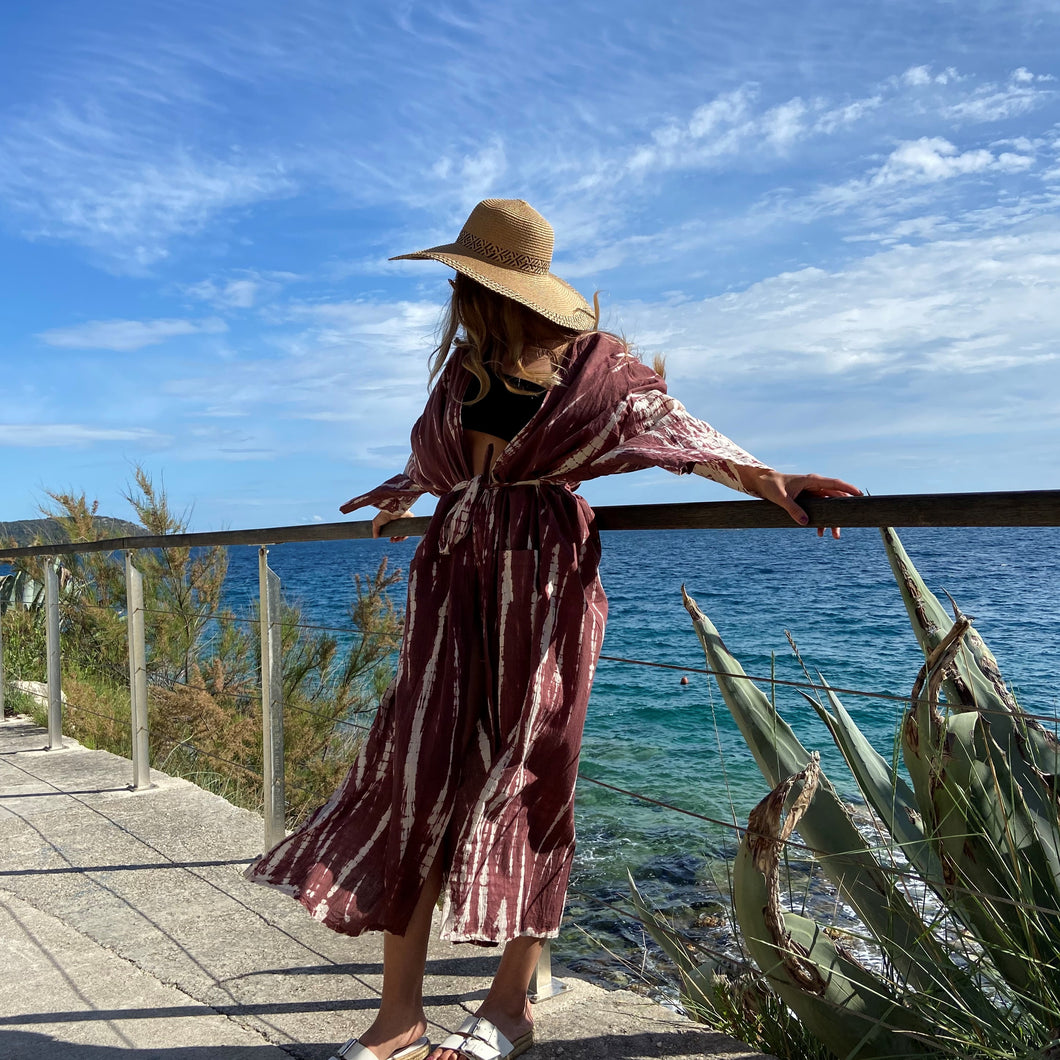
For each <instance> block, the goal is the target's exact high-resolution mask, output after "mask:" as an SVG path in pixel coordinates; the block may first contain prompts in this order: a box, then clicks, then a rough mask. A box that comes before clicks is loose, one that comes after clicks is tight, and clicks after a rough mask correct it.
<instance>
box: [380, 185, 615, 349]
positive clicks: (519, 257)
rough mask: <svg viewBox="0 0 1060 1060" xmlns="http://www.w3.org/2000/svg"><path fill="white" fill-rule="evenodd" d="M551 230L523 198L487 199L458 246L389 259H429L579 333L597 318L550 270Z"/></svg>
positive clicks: (468, 223)
mask: <svg viewBox="0 0 1060 1060" xmlns="http://www.w3.org/2000/svg"><path fill="white" fill-rule="evenodd" d="M552 244H553V235H552V226H551V225H550V224H549V223H548V221H546V220H545V219H544V218H543V217H542V216H541V214H539V213H538V212H537V210H535V209H534V208H533V207H532V206H531V205H530V204H529V203H527V202H523V200H522V199H486V200H484V201H483V202H480V203H479V204H478V206H476V207H475V208H474V209H473V210H472V211H471V216H470V217H469V218H468V219H467V221H466V222H465V223H464V227H463V228H462V229H460V235H458V236H457V237H456V242H455V243H447V244H445V246H441V247H430V248H429V249H427V250H417V251H416V252H415V253H414V254H398V255H397V256H396V257H393V258H391V259H390V260H391V261H401V260H404V259H407V258H415V259H421V258H431V259H433V260H434V261H441V262H444V263H445V264H446V265H448V266H449V267H450V268H453V269H456V271H457V272H462V273H463V274H464V275H465V276H470V277H471V278H472V279H473V280H478V282H479V283H481V284H482V285H483V286H484V287H488V288H489V289H490V290H491V291H496V292H497V293H498V294H503V295H506V296H507V297H508V298H514V299H515V301H517V302H521V303H522V304H523V305H525V306H528V307H529V308H530V309H533V310H534V311H535V312H537V313H540V314H541V315H542V316H543V317H546V318H547V319H548V320H551V321H552V322H553V323H556V324H560V325H561V326H563V327H565V328H573V329H574V330H575V331H585V330H587V329H589V328H593V327H595V326H596V314H595V313H594V312H593V310H592V307H591V306H590V305H589V303H588V302H586V300H585V299H584V298H583V297H582V296H581V295H580V294H579V293H578V292H577V291H576V290H575V289H574V288H573V287H571V285H570V284H569V283H567V282H566V281H564V280H561V279H560V278H559V277H558V276H553V275H552V273H551V272H549V267H550V266H551V264H552Z"/></svg>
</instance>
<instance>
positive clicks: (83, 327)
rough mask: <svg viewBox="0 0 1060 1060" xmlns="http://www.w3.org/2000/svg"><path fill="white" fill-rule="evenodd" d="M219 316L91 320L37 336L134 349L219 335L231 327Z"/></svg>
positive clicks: (55, 342) (58, 342)
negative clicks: (188, 338) (182, 337)
mask: <svg viewBox="0 0 1060 1060" xmlns="http://www.w3.org/2000/svg"><path fill="white" fill-rule="evenodd" d="M227 330H228V328H227V325H226V324H225V322H224V321H223V320H219V319H218V318H217V317H210V318H208V319H206V320H90V321H88V322H86V323H84V324H74V325H72V326H71V327H66V328H52V329H50V330H49V331H42V332H41V333H40V334H39V335H38V336H37V338H39V339H40V340H41V341H42V342H44V343H46V344H47V345H49V346H58V347H61V348H64V349H77V350H113V351H114V352H115V353H132V352H134V351H136V350H140V349H143V348H144V347H145V346H157V345H158V344H159V343H162V342H166V341H167V340H169V339H172V338H176V337H178V336H181V335H201V334H206V335H216V334H219V333H221V332H224V331H227Z"/></svg>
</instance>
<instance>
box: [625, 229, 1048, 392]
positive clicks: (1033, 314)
mask: <svg viewBox="0 0 1060 1060" xmlns="http://www.w3.org/2000/svg"><path fill="white" fill-rule="evenodd" d="M1057 304H1060V225H1056V224H1053V225H1050V226H1049V227H1048V228H1045V229H1043V230H1041V231H1034V232H1022V233H1019V234H1011V235H1003V236H1000V235H999V236H991V237H987V238H978V239H965V240H946V241H938V242H936V243H932V244H928V245H924V246H916V247H914V246H901V247H895V248H893V249H890V250H886V251H883V252H880V253H878V254H875V255H872V256H871V257H868V258H866V259H864V260H862V261H859V262H855V263H853V264H851V265H849V266H848V267H847V268H845V269H843V270H840V271H837V272H828V271H825V270H822V269H817V268H805V269H800V270H798V271H795V272H789V273H783V274H780V275H777V276H773V277H771V278H769V279H766V280H762V281H761V282H759V283H756V284H753V285H751V286H750V287H748V288H746V289H745V290H742V291H739V292H734V293H731V294H726V295H722V296H719V297H715V298H710V299H706V300H705V301H702V302H694V303H685V304H683V305H681V306H677V307H675V306H674V305H672V304H669V303H668V304H666V305H665V306H661V305H660V306H652V305H643V304H642V305H635V306H628V307H626V308H625V309H624V310H622V311H621V313H622V316H623V323H624V324H625V325H626V326H627V327H628V328H629V329H630V332H631V334H633V335H635V336H641V335H644V334H648V335H651V336H652V341H651V344H650V346H646V347H645V348H648V349H650V348H651V347H655V348H661V349H663V350H666V351H668V354H669V357H670V360H669V365H670V367H671V369H672V371H673V373H674V375H675V376H684V377H686V378H687V379H692V380H695V379H697V378H699V379H702V378H703V377H704V373H707V375H708V376H709V378H714V377H715V376H717V375H719V374H720V375H732V374H734V373H735V374H745V373H754V372H761V373H764V374H765V376H767V377H769V378H777V377H791V378H800V379H803V380H805V379H809V378H812V377H814V376H821V375H824V376H827V375H832V374H836V373H848V374H850V373H853V374H854V375H855V376H857V377H862V378H875V377H878V376H880V375H886V374H890V373H893V372H899V371H918V372H924V373H927V374H928V378H929V379H930V373H931V372H932V371H935V370H940V369H946V370H951V369H957V370H960V371H963V372H981V371H990V370H994V369H1001V368H1003V369H1012V368H1017V367H1020V366H1026V365H1032V364H1040V363H1044V362H1048V361H1053V360H1056V359H1057V358H1058V357H1060V342H1058V341H1057V338H1056V327H1055V306H1056V305H1057ZM928 385H930V383H928Z"/></svg>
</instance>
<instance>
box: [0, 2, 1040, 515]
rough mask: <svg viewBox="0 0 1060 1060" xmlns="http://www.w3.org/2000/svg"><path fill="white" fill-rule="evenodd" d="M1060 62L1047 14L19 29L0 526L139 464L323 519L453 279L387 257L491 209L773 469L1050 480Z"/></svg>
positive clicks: (452, 16) (417, 362)
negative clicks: (52, 493)
mask: <svg viewBox="0 0 1060 1060" xmlns="http://www.w3.org/2000/svg"><path fill="white" fill-rule="evenodd" d="M1058 56H1060V0H1007V2H1005V3H996V4H995V3H988V2H985V0H962V2H959V3H958V2H954V3H949V2H947V3H939V2H932V0H916V2H907V0H873V2H871V3H868V2H856V3H838V2H836V0H831V2H828V3H824V2H809V3H795V4H792V3H780V2H769V3H765V2H758V0H748V2H744V3H740V4H721V3H715V2H706V3H705V2H703V0H699V2H695V3H680V2H678V3H670V4H666V5H661V4H648V3H643V2H639V0H638V2H630V0H612V2H609V3H606V4H604V3H587V2H581V0H573V2H570V0H568V2H563V3H552V2H537V3H534V4H532V5H531V4H515V3H507V4H506V3H498V2H494V3H478V2H473V0H462V2H461V3H459V4H448V3H445V2H441V0H432V2H431V3H429V4H427V3H418V2H417V3H408V2H406V3H401V2H388V3H383V2H360V3H350V2H347V3H337V2H331V0H299V3H298V4H290V3H279V2H275V0H255V2H254V3H244V2H242V0H220V2H216V0H215V2H211V3H208V4H207V3H200V2H197V0H186V2H184V3H181V4H179V5H177V4H172V3H158V2H151V0H141V2H138V3H136V4H132V3H127V2H126V3H115V2H110V3H108V2H105V0H99V2H95V3H93V4H91V5H86V4H83V3H76V2H73V0H71V2H66V3H60V2H56V0H39V2H36V3H34V4H5V5H3V6H2V7H0V280H2V282H3V287H4V291H5V298H4V312H3V314H0V351H2V352H0V358H2V360H0V366H2V375H0V378H2V380H3V384H4V385H3V390H4V397H5V400H4V408H3V412H2V413H0V445H2V446H3V451H4V465H3V466H4V502H3V505H2V507H0V519H17V518H25V517H30V516H33V515H35V514H36V508H37V505H38V504H39V503H40V502H41V500H42V499H43V496H44V491H45V490H48V489H53V490H54V489H68V488H73V489H76V490H78V491H80V490H84V491H85V492H87V493H88V495H89V497H98V498H99V500H100V502H101V510H103V511H107V512H112V513H115V514H125V512H126V510H125V507H124V504H123V502H122V500H121V494H122V492H123V490H124V489H125V488H126V487H127V484H128V482H129V480H130V478H131V474H132V467H133V465H134V464H135V463H137V462H139V463H142V464H143V465H144V466H145V467H146V468H147V469H148V471H149V472H151V473H152V474H153V475H154V477H155V479H156V481H159V480H160V481H163V482H164V483H165V486H166V488H167V489H168V491H169V494H170V496H171V499H172V500H173V501H174V503H175V505H176V506H177V507H178V508H187V509H189V510H190V516H191V522H192V525H193V527H194V528H196V529H210V528H220V527H240V526H261V525H269V524H286V523H300V522H309V521H313V520H320V519H324V520H331V519H333V518H338V517H339V516H338V512H337V506H338V505H339V504H340V503H341V502H342V501H344V500H345V499H346V498H347V497H349V496H351V495H353V494H355V493H359V492H361V491H362V490H363V489H365V488H367V487H369V486H371V485H373V484H375V483H376V482H378V481H380V480H381V479H383V478H386V477H389V475H391V474H393V473H394V472H396V471H398V470H400V468H401V467H402V466H403V463H404V460H405V456H406V453H407V443H408V431H409V428H410V426H411V424H412V421H413V420H414V418H415V416H416V415H417V414H418V411H419V409H420V407H421V406H422V403H423V400H424V397H425V394H426V368H425V365H426V359H427V356H428V354H429V351H430V348H431V345H432V336H433V330H434V327H435V325H436V323H437V320H438V314H439V307H440V305H441V303H442V300H443V299H444V298H445V296H446V293H447V291H448V287H447V285H446V282H445V281H446V277H447V276H448V275H449V273H448V271H447V270H446V269H445V268H444V267H442V266H440V265H435V264H433V263H427V262H393V263H391V262H388V261H387V257H388V255H391V254H396V253H401V252H405V251H411V250H415V249H419V248H420V247H423V246H429V245H431V244H432V243H435V242H443V241H448V240H449V239H451V238H453V237H454V236H455V235H456V232H457V231H458V230H459V228H460V225H461V223H462V221H463V219H464V217H465V216H466V214H467V212H468V210H469V209H470V207H471V206H472V205H474V203H475V202H476V201H478V200H479V199H480V198H484V197H487V196H499V197H520V198H525V199H527V200H529V201H530V202H531V203H533V204H534V205H535V206H536V207H537V208H538V209H540V210H541V211H542V212H543V213H544V214H545V216H546V217H548V218H549V220H550V221H551V222H552V223H553V225H554V227H555V229H556V237H557V253H556V257H555V259H554V269H555V271H556V272H557V273H558V274H559V275H561V276H563V277H565V278H567V279H569V280H570V281H571V282H573V283H575V284H576V285H577V286H578V287H579V288H580V289H581V290H582V291H583V292H585V293H586V294H588V295H591V294H592V292H593V291H594V290H597V289H598V290H599V291H600V292H601V300H602V302H603V304H604V307H605V316H604V322H605V324H606V325H607V326H609V327H610V328H612V329H613V330H617V331H621V332H623V333H624V334H626V335H627V336H628V337H629V338H631V339H633V340H634V341H635V343H636V344H637V346H638V347H639V349H640V350H641V351H642V353H646V354H651V353H654V352H664V353H666V354H667V355H668V366H669V379H670V385H671V389H672V391H673V392H674V393H675V394H677V395H678V396H679V397H680V398H681V399H682V400H683V401H684V402H685V404H686V405H688V407H689V408H690V409H691V410H692V411H693V412H694V413H696V414H697V415H699V416H701V417H702V418H704V419H707V420H709V421H710V422H711V423H713V424H714V425H715V426H716V427H718V428H719V429H720V430H722V431H724V432H725V433H727V434H729V435H730V436H731V437H733V438H735V439H736V440H737V441H739V442H740V443H741V444H742V445H744V446H745V447H746V448H748V449H749V450H751V452H753V453H755V455H757V456H759V457H760V458H761V459H763V460H765V461H767V462H769V463H771V464H773V465H774V466H777V467H780V468H782V469H785V470H816V471H820V472H823V473H827V474H834V475H839V476H841V477H843V478H846V479H848V480H850V481H853V482H855V483H857V484H858V485H860V486H862V487H863V488H865V489H868V490H870V491H871V492H873V493H875V494H883V493H907V492H920V491H951V490H952V491H956V490H975V489H987V490H996V489H1033V488H1039V487H1040V488H1055V487H1057V485H1058V484H1060V483H1058V478H1060V475H1058V470H1060V457H1058V448H1060V447H1058V446H1057V442H1056V429H1055V423H1056V422H1057V418H1058V415H1060V360H1058V353H1060V341H1058V337H1057V336H1058V322H1060V314H1058V311H1057V306H1060V298H1058V294H1060V218H1058V216H1057V205H1058V203H1060V80H1057V78H1058V77H1060V60H1058ZM585 493H586V495H587V496H588V497H589V498H590V500H592V501H594V502H596V503H628V502H646V503H647V502H658V501H666V500H698V499H716V498H721V497H723V496H726V494H725V492H724V491H723V490H721V488H720V487H715V486H714V485H713V484H710V483H706V482H704V481H703V480H700V479H693V480H684V479H675V478H674V477H673V476H670V475H667V474H665V473H663V472H652V471H648V472H640V473H637V474H636V475H634V476H623V477H621V478H616V479H609V480H604V481H602V482H599V483H590V484H587V485H586V487H585ZM730 496H731V495H730ZM428 508H429V505H421V506H420V508H419V510H423V511H426V510H428ZM369 514H370V513H369Z"/></svg>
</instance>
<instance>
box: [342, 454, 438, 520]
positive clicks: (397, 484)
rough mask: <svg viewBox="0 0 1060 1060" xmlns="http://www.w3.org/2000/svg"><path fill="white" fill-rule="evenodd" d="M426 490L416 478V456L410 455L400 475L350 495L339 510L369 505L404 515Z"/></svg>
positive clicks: (391, 513) (390, 512)
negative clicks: (363, 491) (357, 495)
mask: <svg viewBox="0 0 1060 1060" xmlns="http://www.w3.org/2000/svg"><path fill="white" fill-rule="evenodd" d="M427 492H428V490H427V487H426V486H423V485H421V484H420V483H419V482H418V481H417V479H416V458H415V457H412V456H410V457H409V462H408V463H407V464H406V465H405V470H404V471H403V472H402V473H401V474H400V475H395V476H394V477H393V478H388V479H387V480H386V482H383V483H380V484H379V485H378V486H376V487H375V489H373V490H369V491H368V492H367V493H362V494H361V495H360V496H359V497H352V498H351V499H350V500H348V501H347V502H346V503H345V504H343V505H341V506H340V508H339V511H340V512H343V513H344V514H348V513H349V512H352V511H355V510H356V509H357V508H364V507H366V506H367V505H371V506H372V507H373V508H378V509H379V510H380V511H383V512H388V513H389V514H390V515H404V514H405V512H407V511H408V510H409V508H411V507H412V506H413V505H414V504H415V503H416V501H417V500H418V499H419V498H420V497H422V496H423V495H424V494H425V493H427Z"/></svg>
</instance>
